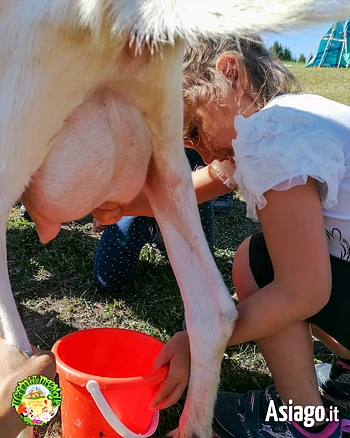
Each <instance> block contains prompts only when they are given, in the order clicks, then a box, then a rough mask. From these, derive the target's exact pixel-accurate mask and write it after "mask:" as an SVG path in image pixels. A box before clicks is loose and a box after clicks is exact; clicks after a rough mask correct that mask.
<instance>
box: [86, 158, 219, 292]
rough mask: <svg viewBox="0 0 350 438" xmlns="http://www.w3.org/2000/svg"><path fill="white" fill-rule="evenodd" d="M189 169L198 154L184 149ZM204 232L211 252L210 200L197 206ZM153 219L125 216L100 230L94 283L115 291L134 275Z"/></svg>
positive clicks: (151, 234)
mask: <svg viewBox="0 0 350 438" xmlns="http://www.w3.org/2000/svg"><path fill="white" fill-rule="evenodd" d="M186 155H187V158H188V159H189V162H190V165H191V168H192V169H195V168H196V167H197V166H198V165H202V164H203V163H202V161H201V158H200V156H199V155H198V154H197V153H196V152H195V151H194V150H192V149H186ZM198 209H199V214H200V217H201V221H202V227H203V231H204V234H205V236H206V238H207V241H208V244H209V248H210V250H211V252H212V253H213V252H214V211H213V206H212V202H211V201H207V202H204V203H203V204H200V205H199V206H198ZM157 227H158V225H157V223H156V220H155V219H154V218H151V217H144V216H125V217H123V218H122V219H121V220H120V221H119V222H117V223H116V224H114V225H109V226H107V227H106V229H105V230H104V231H103V234H102V237H101V239H100V242H99V245H98V247H97V251H96V255H95V260H94V272H93V275H94V280H95V283H96V285H97V286H98V287H99V288H100V289H102V290H106V291H108V292H116V291H118V290H119V289H120V288H121V287H122V286H124V285H126V284H128V283H129V282H130V279H131V277H132V276H133V275H134V273H135V271H136V268H137V264H138V261H139V256H140V252H141V249H142V247H143V246H144V245H145V244H146V243H151V242H152V241H153V237H154V230H155V229H156V228H157Z"/></svg>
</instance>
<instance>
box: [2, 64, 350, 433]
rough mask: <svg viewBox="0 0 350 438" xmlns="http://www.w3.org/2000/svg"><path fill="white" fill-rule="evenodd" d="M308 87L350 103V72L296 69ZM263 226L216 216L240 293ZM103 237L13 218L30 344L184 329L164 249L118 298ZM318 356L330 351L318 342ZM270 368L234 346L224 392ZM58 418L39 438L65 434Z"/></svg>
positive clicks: (81, 226) (14, 273)
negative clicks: (103, 261)
mask: <svg viewBox="0 0 350 438" xmlns="http://www.w3.org/2000/svg"><path fill="white" fill-rule="evenodd" d="M290 69H291V71H292V72H293V73H294V74H295V75H296V76H297V77H298V78H299V80H300V81H301V83H302V85H303V88H304V91H306V92H313V93H319V94H321V95H324V96H326V97H329V98H331V99H335V100H338V101H340V102H343V103H345V104H350V91H349V90H350V87H349V86H348V84H349V82H350V81H349V79H350V70H349V71H347V70H344V69H342V70H326V69H321V70H317V69H304V68H303V67H302V66H300V65H298V64H295V65H294V64H293V65H291V66H290ZM258 229H259V225H258V224H255V223H253V222H251V221H249V220H247V219H246V218H245V206H244V203H243V202H242V200H241V199H240V198H239V197H236V198H235V199H234V208H233V212H232V213H231V214H229V215H217V217H216V253H215V259H216V262H217V265H218V267H219V269H220V271H221V272H222V275H223V277H224V280H225V282H226V284H227V286H228V288H229V290H230V292H231V293H232V295H234V289H233V286H232V282H231V268H232V259H233V257H234V254H235V251H236V249H237V246H238V245H239V243H240V242H241V241H242V240H244V239H245V238H246V237H247V236H249V235H250V234H251V233H252V232H254V231H255V230H258ZM98 239H99V236H98V235H96V234H94V233H93V232H92V225H91V217H89V218H86V219H85V220H84V221H80V222H79V223H78V222H74V223H70V224H66V225H64V226H63V227H62V231H61V233H60V234H59V236H58V237H57V238H56V239H55V240H54V241H52V242H50V243H49V244H48V245H45V246H44V245H41V244H40V243H39V241H38V238H37V235H36V232H35V228H34V226H33V224H32V223H30V222H28V221H26V220H23V219H20V218H19V211H18V206H17V207H15V208H14V209H13V211H12V213H11V216H10V218H9V222H8V233H7V242H8V263H9V273H10V279H11V284H12V288H13V292H14V294H15V299H16V302H17V304H18V308H19V310H20V313H21V317H22V320H23V322H24V325H25V327H26V330H27V332H28V335H29V338H30V341H31V342H32V343H33V344H34V345H36V346H38V347H40V348H44V349H47V348H51V347H52V345H53V343H54V342H55V341H56V340H57V339H59V338H60V337H61V336H64V335H65V334H68V333H70V332H72V331H75V330H78V329H84V328H88V327H126V328H130V329H134V330H139V331H142V332H144V333H148V334H151V335H153V336H155V337H157V338H158V339H161V340H162V341H164V342H166V341H167V340H168V339H169V338H170V337H171V336H172V335H173V334H174V333H175V332H176V331H178V330H180V329H181V324H182V320H183V306H182V301H181V298H180V293H179V290H178V287H177V284H176V281H175V278H174V275H173V273H172V271H171V267H170V264H169V262H168V259H167V257H166V255H165V254H164V253H161V252H160V251H158V250H157V249H155V248H153V247H151V246H149V245H146V246H145V247H144V249H143V250H142V253H141V256H140V262H139V265H138V269H137V272H136V275H135V277H134V278H133V280H132V282H131V283H130V285H128V286H126V287H125V288H124V289H123V290H122V292H121V293H119V294H118V295H114V296H113V295H102V294H100V293H98V292H97V291H96V289H95V287H94V284H93V281H92V267H93V259H94V254H95V250H96V247H97V244H98ZM315 352H316V357H317V359H320V360H328V359H329V358H330V354H329V352H328V351H327V349H325V348H324V347H322V345H321V344H320V343H318V342H315ZM270 382H271V376H270V373H269V371H268V369H267V367H266V365H265V363H264V360H263V358H262V356H261V354H260V353H259V351H258V349H257V347H256V345H255V344H254V343H248V344H244V345H240V346H237V347H235V348H232V349H229V350H228V351H227V354H226V355H225V358H224V361H223V367H222V379H221V389H223V390H237V391H246V390H248V389H253V388H263V387H265V386H266V385H267V384H269V383H270ZM183 402H184V397H183V398H182V399H181V401H180V403H178V404H177V405H176V406H174V407H172V408H170V409H168V410H167V411H165V412H163V413H162V416H161V422H160V427H159V430H158V434H159V436H162V435H163V434H164V433H165V432H166V431H169V430H171V429H173V428H175V427H176V426H177V422H178V418H179V415H180V413H181V409H182V406H183ZM59 430H60V425H59V422H57V421H56V422H53V423H51V425H50V426H49V429H45V428H44V429H43V430H41V428H40V431H38V432H37V434H38V435H37V436H40V437H43V436H44V434H45V433H46V436H51V437H57V436H59Z"/></svg>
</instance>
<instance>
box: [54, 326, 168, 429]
mask: <svg viewBox="0 0 350 438" xmlns="http://www.w3.org/2000/svg"><path fill="white" fill-rule="evenodd" d="M162 348H163V343H162V342H160V341H158V340H157V339H155V338H153V337H152V336H148V335H145V334H143V333H138V332H135V331H132V330H125V329H114V328H97V329H88V330H82V331H78V332H74V333H71V334H69V335H67V336H64V337H63V338H62V339H60V340H59V341H57V342H56V343H55V345H54V346H53V348H52V351H53V353H54V354H55V357H56V362H57V371H58V374H59V378H60V387H61V388H62V391H61V394H62V405H61V418H62V437H63V438H93V437H94V438H95V437H96V438H103V437H105V438H117V437H122V438H133V437H136V436H138V437H141V436H151V435H152V434H153V433H154V432H155V430H156V428H157V426H158V419H159V413H158V412H152V411H151V410H150V409H149V405H150V402H151V400H152V398H153V395H154V394H155V391H156V390H157V389H158V387H159V384H160V383H161V382H162V381H163V380H164V378H165V376H166V373H167V368H162V369H160V370H157V371H155V372H153V371H152V365H153V362H154V360H155V358H156V357H157V355H158V354H159V352H160V350H161V349H162Z"/></svg>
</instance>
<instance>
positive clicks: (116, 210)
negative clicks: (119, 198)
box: [91, 201, 123, 231]
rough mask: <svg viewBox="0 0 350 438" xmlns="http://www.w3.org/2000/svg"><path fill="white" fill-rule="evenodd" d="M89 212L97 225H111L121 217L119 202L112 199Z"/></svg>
mask: <svg viewBox="0 0 350 438" xmlns="http://www.w3.org/2000/svg"><path fill="white" fill-rule="evenodd" d="M91 214H92V215H93V216H94V218H96V219H97V221H98V223H99V225H113V224H115V223H116V222H118V221H119V220H120V219H121V218H122V217H123V212H122V206H121V204H120V203H119V202H114V201H106V202H104V203H103V204H101V205H100V206H99V207H97V208H95V209H94V210H92V212H91ZM101 231H102V230H101Z"/></svg>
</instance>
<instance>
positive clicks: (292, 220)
mask: <svg viewBox="0 0 350 438" xmlns="http://www.w3.org/2000/svg"><path fill="white" fill-rule="evenodd" d="M265 197H266V200H267V205H266V207H265V208H263V209H262V210H260V211H259V218H260V221H261V225H262V228H263V232H264V236H265V241H266V244H267V247H268V250H269V254H270V257H271V261H272V264H273V267H274V281H273V282H272V283H270V284H269V285H268V286H266V287H264V288H263V289H260V290H259V291H258V292H256V293H254V294H253V295H251V296H250V297H249V298H247V299H246V300H244V301H242V302H241V303H239V304H238V306H237V309H238V312H239V317H238V320H237V324H236V327H235V328H234V330H233V333H232V336H231V338H230V341H229V345H234V344H240V343H242V342H247V341H251V340H256V339H260V338H263V337H266V336H271V335H273V334H275V333H276V332H278V331H280V330H282V329H284V328H286V327H288V326H290V325H291V324H293V323H295V322H297V321H300V320H305V319H307V318H309V317H310V316H312V315H314V314H315V313H317V312H318V311H319V310H321V309H322V308H323V307H324V306H325V304H326V303H327V301H328V299H329V296H330V291H331V272H330V262H329V253H328V247H327V238H326V233H325V229H324V221H323V216H322V210H321V202H320V196H319V192H318V188H317V184H316V181H315V180H313V179H311V178H309V180H308V182H307V183H306V185H304V186H296V187H294V188H291V189H289V190H287V191H274V190H270V191H269V192H267V193H266V194H265Z"/></svg>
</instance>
